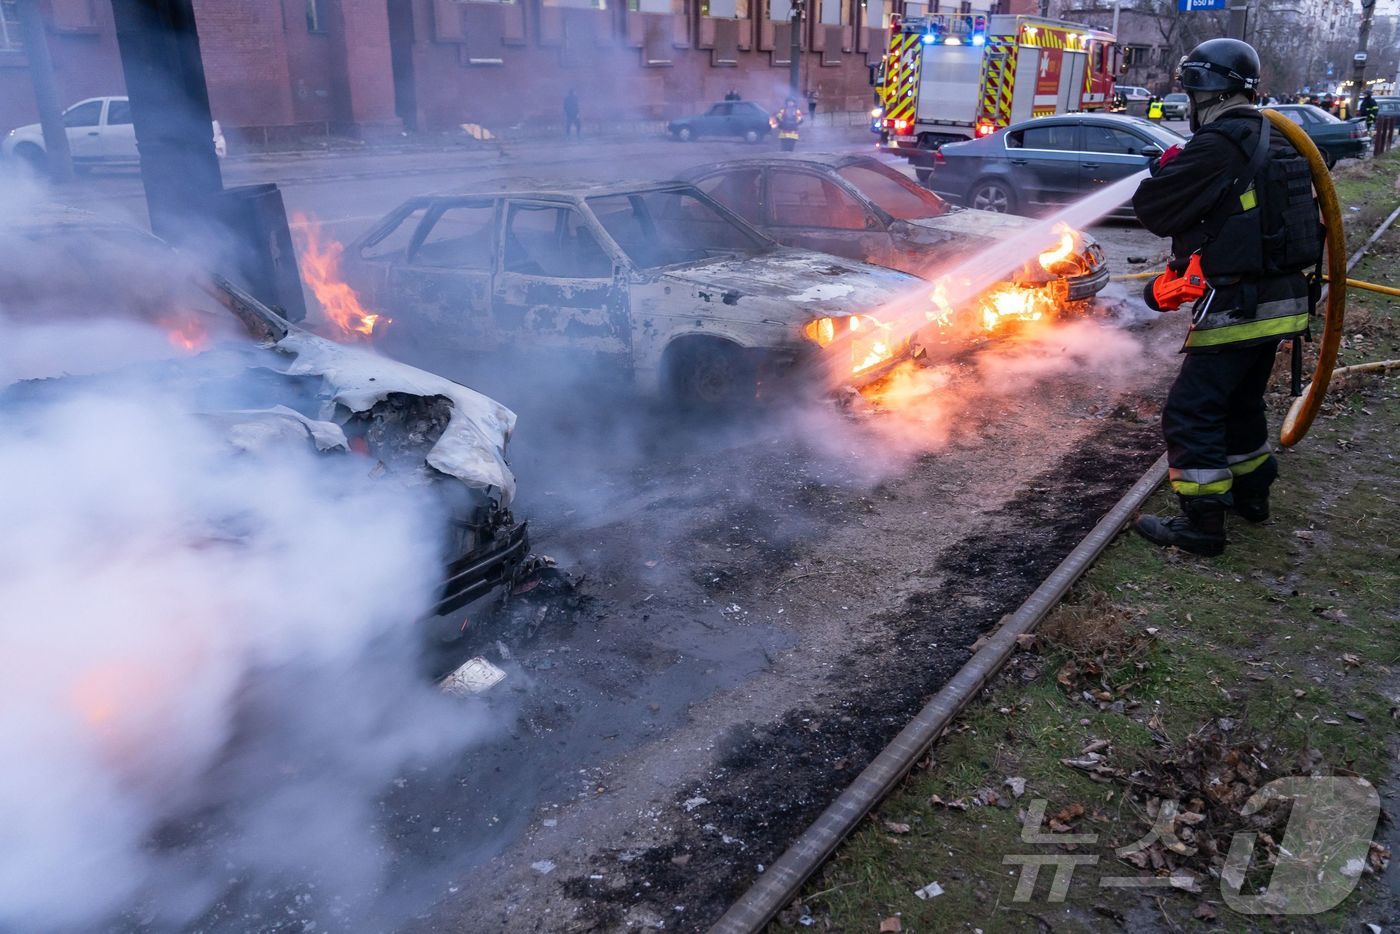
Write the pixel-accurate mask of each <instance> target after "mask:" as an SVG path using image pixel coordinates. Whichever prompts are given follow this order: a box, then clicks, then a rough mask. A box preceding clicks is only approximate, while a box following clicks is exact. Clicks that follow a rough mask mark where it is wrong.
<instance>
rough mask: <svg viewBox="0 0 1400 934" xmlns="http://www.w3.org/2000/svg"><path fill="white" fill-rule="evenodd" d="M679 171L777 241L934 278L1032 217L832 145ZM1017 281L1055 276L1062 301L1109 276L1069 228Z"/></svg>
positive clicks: (1032, 282)
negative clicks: (935, 186)
mask: <svg viewBox="0 0 1400 934" xmlns="http://www.w3.org/2000/svg"><path fill="white" fill-rule="evenodd" d="M686 178H687V180H688V181H690V182H692V183H693V184H694V185H695V186H696V187H697V188H699V189H700V190H701V191H703V192H705V193H706V194H708V195H709V196H710V197H712V198H714V199H715V200H716V201H718V202H719V203H721V204H723V205H725V206H726V207H728V208H729V209H730V210H732V211H734V212H735V213H736V214H738V215H739V216H740V217H742V218H743V219H744V220H746V221H748V222H749V223H750V224H752V225H754V226H755V227H757V228H758V229H759V230H761V231H763V232H764V233H765V234H767V235H768V236H770V237H772V238H773V239H774V240H777V241H778V242H779V243H783V244H786V245H788V246H794V247H805V248H806V249H809V250H821V251H823V252H826V253H834V254H836V255H837V256H844V257H847V258H849V259H858V260H865V261H866V262H871V263H878V264H879V265H882V266H889V267H891V268H894V269H899V270H902V271H904V272H907V273H911V274H913V275H916V276H924V277H932V276H936V275H938V274H940V273H942V272H945V271H947V270H948V269H949V268H951V267H952V266H954V265H956V264H957V263H958V262H959V261H960V260H963V259H967V258H970V257H972V256H975V255H976V254H978V253H980V252H982V251H984V250H988V249H994V248H995V247H996V245H997V244H998V243H999V242H1001V241H1004V240H1006V239H1008V238H1010V237H1012V236H1015V235H1016V234H1017V233H1019V232H1021V231H1022V230H1024V229H1026V228H1027V227H1029V226H1031V224H1032V222H1031V221H1029V220H1026V219H1024V218H1020V217H1011V216H1006V215H997V214H991V213H989V212H986V211H970V210H966V209H964V208H961V207H954V206H952V205H950V204H948V203H947V202H946V201H944V200H943V199H942V198H940V197H938V195H936V194H934V193H933V192H931V191H929V190H927V189H925V188H922V187H920V186H919V185H917V184H915V183H914V182H913V181H912V180H911V179H909V178H907V177H906V176H904V175H902V174H900V173H899V172H897V171H896V170H895V169H893V168H891V167H890V166H888V165H886V164H885V163H883V162H880V161H879V160H877V159H873V158H871V157H870V156H863V155H849V154H835V155H820V154H815V155H808V154H803V155H800V156H783V155H773V156H769V157H765V158H755V159H738V160H733V161H729V162H721V163H716V164H713V165H706V166H701V167H699V168H696V169H693V170H691V171H690V172H688V173H687V175H686ZM1011 284H1014V285H1017V286H1021V287H1036V286H1046V285H1050V284H1054V286H1055V287H1056V288H1057V289H1058V291H1059V292H1060V294H1061V297H1062V298H1063V300H1066V301H1071V302H1073V301H1082V300H1084V299H1089V298H1092V297H1093V296H1095V295H1097V294H1098V293H1099V291H1100V290H1101V289H1103V287H1104V286H1105V285H1107V284H1108V264H1107V263H1105V262H1104V255H1103V250H1102V249H1101V248H1100V247H1099V245H1098V243H1097V242H1096V241H1095V240H1094V239H1093V238H1092V237H1090V236H1088V235H1087V234H1083V233H1079V234H1076V235H1075V242H1074V245H1073V249H1072V251H1071V252H1070V253H1069V255H1066V256H1061V257H1059V258H1058V259H1057V261H1056V262H1055V264H1054V267H1053V269H1047V268H1044V267H1043V266H1042V265H1040V264H1039V263H1037V264H1034V265H1030V266H1027V267H1023V268H1022V269H1021V270H1020V271H1018V272H1017V273H1016V275H1015V277H1014V278H1013V279H1012V280H1011Z"/></svg>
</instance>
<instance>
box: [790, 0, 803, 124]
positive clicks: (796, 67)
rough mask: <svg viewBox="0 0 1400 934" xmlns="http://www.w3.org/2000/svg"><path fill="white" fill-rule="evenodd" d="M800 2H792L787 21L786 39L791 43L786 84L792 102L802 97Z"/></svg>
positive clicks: (799, 0) (796, 0) (801, 0)
mask: <svg viewBox="0 0 1400 934" xmlns="http://www.w3.org/2000/svg"><path fill="white" fill-rule="evenodd" d="M802 2H803V0H792V16H791V17H790V18H789V19H788V24H789V30H790V32H791V33H792V35H791V36H789V37H788V38H789V39H790V41H791V44H790V45H789V47H788V59H789V61H788V84H790V85H792V97H793V100H800V99H801V97H802V89H801V87H800V85H801V84H802Z"/></svg>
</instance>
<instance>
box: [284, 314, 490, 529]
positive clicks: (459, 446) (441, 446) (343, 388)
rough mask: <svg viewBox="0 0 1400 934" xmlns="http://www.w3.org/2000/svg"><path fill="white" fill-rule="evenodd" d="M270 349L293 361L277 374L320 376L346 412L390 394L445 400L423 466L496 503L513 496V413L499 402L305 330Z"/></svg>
mask: <svg viewBox="0 0 1400 934" xmlns="http://www.w3.org/2000/svg"><path fill="white" fill-rule="evenodd" d="M272 349H274V350H276V351H279V352H281V353H285V354H288V355H291V356H292V357H293V359H292V361H291V362H290V364H289V365H288V366H287V368H286V369H285V370H282V372H284V373H286V374H287V375H288V376H318V377H320V378H321V379H322V380H324V381H325V384H326V387H327V389H328V391H329V392H330V393H331V398H333V399H334V400H335V401H336V402H338V403H340V404H341V405H343V406H345V407H346V408H348V409H350V410H351V411H352V412H364V411H367V410H369V409H371V408H373V407H374V406H375V405H376V404H378V403H379V402H382V401H384V399H386V398H388V396H389V395H390V394H391V393H404V394H407V395H414V396H423V397H432V396H441V397H443V398H445V399H447V400H448V401H449V402H451V403H452V414H451V416H450V417H449V419H448V423H447V427H446V428H445V429H444V430H443V432H442V435H441V437H439V438H438V440H437V443H436V444H434V445H433V446H432V448H431V449H430V450H429V451H428V454H427V457H426V461H427V464H428V466H429V467H432V468H433V469H434V470H437V471H439V472H441V473H444V474H447V475H448V476H452V477H456V478H457V479H458V480H461V481H462V482H463V483H465V484H466V485H467V486H469V487H476V488H480V489H494V490H497V491H499V493H500V498H501V504H502V505H507V504H509V503H510V501H511V499H512V498H513V497H514V496H515V476H514V474H512V473H511V470H510V467H509V466H507V465H506V445H507V443H508V441H509V440H510V435H511V432H512V431H513V430H514V428H515V413H514V412H512V411H511V410H510V409H508V408H506V407H505V406H503V405H501V404H500V403H499V402H497V401H495V400H494V399H492V398H490V397H489V396H484V395H482V394H481V393H479V392H475V391H473V390H471V389H468V388H467V387H465V386H463V385H461V384H460V383H454V382H453V381H452V380H449V379H444V378H443V377H440V376H435V375H433V374H432V373H429V372H427V371H425V370H420V369H418V368H417V367H411V366H407V365H405V364H402V363H398V362H396V361H394V360H390V359H388V358H386V357H381V356H378V355H377V354H373V353H370V352H369V351H366V350H361V349H360V348H357V347H347V346H345V345H343V344H337V343H334V342H332V341H328V340H326V339H325V338H322V337H317V336H316V335H315V334H311V333H308V332H306V331H296V330H293V331H290V332H289V333H288V334H287V336H286V337H284V338H282V339H281V340H280V341H277V342H276V343H274V344H273V345H272Z"/></svg>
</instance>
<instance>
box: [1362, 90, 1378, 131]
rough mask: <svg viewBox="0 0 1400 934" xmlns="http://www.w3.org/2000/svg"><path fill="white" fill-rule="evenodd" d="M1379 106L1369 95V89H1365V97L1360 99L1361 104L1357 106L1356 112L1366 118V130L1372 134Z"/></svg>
mask: <svg viewBox="0 0 1400 934" xmlns="http://www.w3.org/2000/svg"><path fill="white" fill-rule="evenodd" d="M1380 110H1381V105H1380V104H1377V103H1376V99H1375V97H1374V96H1372V94H1371V90H1370V88H1367V89H1366V93H1365V95H1363V96H1362V98H1361V103H1360V104H1359V105H1357V108H1356V112H1357V113H1358V114H1360V115H1361V116H1363V117H1365V118H1366V129H1367V131H1369V132H1374V131H1375V129H1376V114H1378V113H1380Z"/></svg>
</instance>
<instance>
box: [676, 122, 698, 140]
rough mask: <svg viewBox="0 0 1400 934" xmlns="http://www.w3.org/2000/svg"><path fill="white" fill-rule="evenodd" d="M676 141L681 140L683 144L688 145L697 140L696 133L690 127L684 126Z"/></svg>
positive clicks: (678, 132) (679, 131) (677, 133)
mask: <svg viewBox="0 0 1400 934" xmlns="http://www.w3.org/2000/svg"><path fill="white" fill-rule="evenodd" d="M676 139H678V140H680V141H681V142H682V143H688V142H690V141H691V140H693V139H695V131H694V130H692V129H691V128H690V127H688V126H683V127H681V128H680V129H679V130H677V131H676Z"/></svg>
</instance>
